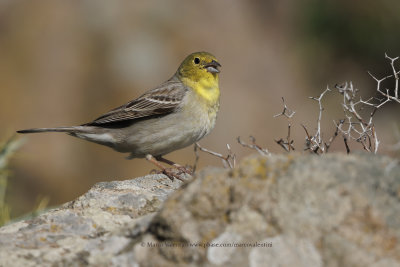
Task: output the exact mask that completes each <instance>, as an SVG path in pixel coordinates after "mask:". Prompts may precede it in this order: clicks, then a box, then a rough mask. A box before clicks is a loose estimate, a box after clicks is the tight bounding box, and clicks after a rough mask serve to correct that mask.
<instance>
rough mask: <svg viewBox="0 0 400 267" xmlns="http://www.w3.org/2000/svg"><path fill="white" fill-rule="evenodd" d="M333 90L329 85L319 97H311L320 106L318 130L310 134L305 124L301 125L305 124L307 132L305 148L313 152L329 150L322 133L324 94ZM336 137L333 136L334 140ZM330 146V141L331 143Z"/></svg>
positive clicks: (304, 127)
mask: <svg viewBox="0 0 400 267" xmlns="http://www.w3.org/2000/svg"><path fill="white" fill-rule="evenodd" d="M329 91H331V90H330V89H329V87H327V88H326V89H325V91H323V92H322V93H321V94H320V95H319V97H309V98H310V99H312V100H315V101H317V102H318V107H319V113H318V119H317V131H316V132H315V134H314V135H312V136H311V135H310V134H309V133H308V130H307V128H306V126H304V125H303V124H302V125H301V126H303V129H304V131H305V132H306V135H307V137H306V143H305V150H310V151H311V152H314V153H316V154H319V153H326V151H327V149H328V148H327V143H325V142H323V139H322V133H321V120H322V111H324V108H323V107H322V98H323V97H324V95H325V94H326V93H327V92H329ZM333 139H334V138H332V141H333ZM329 146H330V143H329Z"/></svg>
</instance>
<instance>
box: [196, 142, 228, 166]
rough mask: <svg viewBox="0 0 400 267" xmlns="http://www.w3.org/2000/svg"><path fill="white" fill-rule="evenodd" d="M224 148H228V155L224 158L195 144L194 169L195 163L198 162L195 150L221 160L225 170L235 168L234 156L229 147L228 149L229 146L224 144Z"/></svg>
mask: <svg viewBox="0 0 400 267" xmlns="http://www.w3.org/2000/svg"><path fill="white" fill-rule="evenodd" d="M226 147H227V148H228V154H227V155H226V156H223V155H222V154H220V153H217V152H214V151H211V150H208V149H206V148H204V147H202V146H200V144H199V143H195V144H194V151H195V154H196V161H195V166H194V169H195V168H196V165H197V161H198V154H197V149H200V150H201V151H203V152H206V153H208V154H211V155H213V156H216V157H218V158H220V159H221V160H222V164H223V165H224V167H225V168H228V167H229V168H231V169H233V168H235V166H236V155H235V154H234V153H233V152H232V150H231V147H230V145H229V144H226Z"/></svg>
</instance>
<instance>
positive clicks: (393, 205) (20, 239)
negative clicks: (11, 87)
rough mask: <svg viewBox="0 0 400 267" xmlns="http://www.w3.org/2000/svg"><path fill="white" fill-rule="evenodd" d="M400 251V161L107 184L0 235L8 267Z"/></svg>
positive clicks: (296, 261) (258, 260)
mask: <svg viewBox="0 0 400 267" xmlns="http://www.w3.org/2000/svg"><path fill="white" fill-rule="evenodd" d="M180 186H181V187H180ZM179 187H180V188H179ZM178 188H179V189H178ZM399 242H400V166H399V162H398V161H397V160H395V159H391V158H387V157H382V156H374V155H369V154H359V155H358V154H353V155H344V154H330V155H326V156H313V155H300V154H289V155H273V156H271V157H262V156H258V155H254V156H250V157H248V158H246V159H244V160H243V161H242V162H241V163H240V164H239V166H238V167H237V168H236V169H234V170H226V169H217V168H208V169H205V170H203V171H201V172H199V173H198V175H197V176H196V178H195V179H193V180H192V181H190V182H188V183H185V184H183V185H182V183H181V182H180V181H174V182H171V181H170V180H169V179H168V178H165V177H163V176H156V175H154V176H150V175H149V176H145V177H141V178H137V179H134V180H130V181H121V182H111V183H100V184H98V185H96V186H95V187H94V188H93V189H91V190H90V191H89V192H88V193H87V194H85V195H84V196H82V197H80V198H78V199H77V200H75V201H73V202H70V203H67V204H65V205H64V206H63V207H61V208H59V209H56V210H51V211H48V212H46V213H45V214H42V215H40V216H38V217H37V218H35V219H32V220H28V221H21V222H17V223H14V224H11V225H7V226H5V227H3V228H0V265H2V266H38V265H40V266H80V265H91V266H183V265H189V266H198V265H203V266H400V244H399Z"/></svg>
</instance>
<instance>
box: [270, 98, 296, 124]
mask: <svg viewBox="0 0 400 267" xmlns="http://www.w3.org/2000/svg"><path fill="white" fill-rule="evenodd" d="M282 102H283V111H282V112H281V113H278V114H276V115H274V118H276V117H279V116H285V117H286V118H289V119H290V118H291V117H293V115H294V114H295V113H296V111H294V110H291V109H290V108H288V107H287V106H286V104H285V98H283V97H282Z"/></svg>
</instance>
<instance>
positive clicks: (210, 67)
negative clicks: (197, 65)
mask: <svg viewBox="0 0 400 267" xmlns="http://www.w3.org/2000/svg"><path fill="white" fill-rule="evenodd" d="M218 67H221V64H219V63H218V62H217V61H215V60H213V61H211V62H210V63H207V64H205V65H204V68H205V69H206V70H207V71H208V72H210V73H219V69H218Z"/></svg>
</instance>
